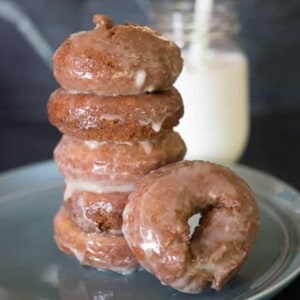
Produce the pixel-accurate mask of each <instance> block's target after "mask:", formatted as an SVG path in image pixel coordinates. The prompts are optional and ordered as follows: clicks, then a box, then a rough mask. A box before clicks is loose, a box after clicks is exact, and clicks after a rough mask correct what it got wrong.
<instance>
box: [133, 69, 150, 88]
mask: <svg viewBox="0 0 300 300" xmlns="http://www.w3.org/2000/svg"><path fill="white" fill-rule="evenodd" d="M146 76H147V74H146V72H145V70H138V71H137V72H136V74H135V77H134V80H135V86H136V87H137V88H138V89H139V88H141V87H142V86H143V84H144V82H145V79H146Z"/></svg>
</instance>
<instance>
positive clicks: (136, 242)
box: [122, 161, 259, 293]
mask: <svg viewBox="0 0 300 300" xmlns="http://www.w3.org/2000/svg"><path fill="white" fill-rule="evenodd" d="M199 212H200V213H201V215H202V217H201V219H200V224H199V225H200V226H198V227H196V229H195V231H194V233H193V234H192V236H190V227H189V225H188V220H189V218H190V217H192V216H193V215H194V214H196V213H199ZM258 228H259V213H258V207H257V203H256V201H255V197H254V194H253V193H252V191H251V189H250V187H249V186H248V185H247V184H246V183H245V182H244V181H243V180H242V179H241V178H239V177H238V176H237V175H236V174H234V173H233V172H232V171H231V170H229V169H228V168H225V167H222V166H220V165H217V164H214V163H209V162H202V161H182V162H178V163H174V164H170V165H167V166H164V167H161V168H160V169H158V170H155V171H152V172H150V173H149V174H148V175H146V176H144V177H143V178H142V179H141V181H140V182H139V183H138V185H137V186H136V188H135V189H134V191H133V192H132V193H131V194H130V196H129V202H128V204H127V205H126V207H125V210H124V212H123V227H122V231H123V234H124V236H125V238H126V240H127V242H128V245H129V247H130V248H131V250H132V251H133V253H134V255H135V256H136V258H137V260H138V261H139V263H140V264H141V265H142V266H143V267H144V268H146V269H147V270H148V271H150V272H151V273H153V274H154V275H156V277H157V278H158V279H159V280H160V281H161V282H162V283H164V284H168V285H170V286H172V287H173V288H175V289H177V290H179V291H182V292H186V293H199V292H201V291H202V289H203V288H204V287H206V286H211V288H213V289H215V290H220V289H221V288H222V287H223V286H224V284H225V283H226V282H227V281H228V279H229V278H230V277H231V276H232V275H233V274H234V273H235V272H236V271H237V270H238V269H239V268H240V266H241V265H242V263H243V262H244V261H245V259H246V257H247V256H248V255H249V253H250V250H251V248H252V246H253V243H254V240H255V237H256V234H257V231H258Z"/></svg>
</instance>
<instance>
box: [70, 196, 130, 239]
mask: <svg viewBox="0 0 300 300" xmlns="http://www.w3.org/2000/svg"><path fill="white" fill-rule="evenodd" d="M127 202H128V193H110V194H97V193H90V192H86V191H75V192H74V193H73V194H72V195H71V196H70V197H68V199H66V201H64V207H65V209H66V211H67V212H68V215H69V217H70V218H71V219H72V221H73V222H74V224H75V225H76V226H78V227H79V228H80V229H81V230H83V231H85V232H103V233H108V234H111V235H121V234H122V232H121V227H122V222H123V219H122V213H123V210H124V207H125V205H126V203H127Z"/></svg>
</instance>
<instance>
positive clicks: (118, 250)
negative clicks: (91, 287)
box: [54, 207, 138, 274]
mask: <svg viewBox="0 0 300 300" xmlns="http://www.w3.org/2000/svg"><path fill="white" fill-rule="evenodd" d="M54 239H55V242H56V244H57V246H58V248H59V249H60V250H61V251H62V252H64V253H65V254H67V255H71V256H75V257H76V258H77V259H78V260H79V262H80V263H81V264H82V265H87V266H91V267H94V268H98V269H104V270H111V271H115V272H119V273H124V274H127V273H131V272H133V271H135V270H136V269H137V268H138V263H137V261H136V259H135V258H134V256H133V254H132V252H131V251H130V249H129V247H128V245H127V243H126V240H125V239H124V237H123V236H113V235H105V234H101V233H85V232H83V231H81V230H80V229H79V228H78V227H77V226H75V225H74V223H73V222H72V220H71V219H70V218H69V216H68V214H67V212H66V210H65V209H64V208H63V207H61V208H60V209H59V210H58V212H57V213H56V215H55V217H54Z"/></svg>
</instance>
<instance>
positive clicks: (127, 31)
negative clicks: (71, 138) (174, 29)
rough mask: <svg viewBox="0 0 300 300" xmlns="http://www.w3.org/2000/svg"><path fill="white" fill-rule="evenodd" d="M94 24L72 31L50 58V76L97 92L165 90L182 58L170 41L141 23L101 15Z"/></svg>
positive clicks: (78, 88) (64, 84)
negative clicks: (119, 21) (116, 22)
mask: <svg viewBox="0 0 300 300" xmlns="http://www.w3.org/2000/svg"><path fill="white" fill-rule="evenodd" d="M93 21H94V23H95V24H96V28H95V29H93V30H91V31H86V32H84V31H81V32H78V33H75V34H72V35H71V36H70V37H69V38H68V39H67V40H66V41H64V42H63V43H62V45H61V46H60V47H59V48H58V49H57V51H56V52H55V54H54V57H53V70H54V76H55V78H56V80H57V81H58V83H59V84H60V85H61V86H62V87H64V88H65V89H68V90H75V91H77V92H79V93H88V94H90V93H92V94H98V95H103V96H116V95H137V94H142V93H146V92H155V91H161V90H165V89H167V88H169V87H171V86H172V84H173V83H174V82H175V80H176V78H177V76H178V75H179V73H180V72H181V69H182V65H183V60H182V58H181V55H180V49H179V48H178V46H176V45H175V44H174V43H173V42H171V41H170V40H168V39H167V38H165V37H163V36H162V35H161V34H160V33H158V32H157V31H154V30H152V29H150V28H149V27H147V26H141V25H137V24H124V25H113V23H112V21H111V20H110V19H109V18H108V17H106V16H103V15H95V16H94V18H93Z"/></svg>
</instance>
